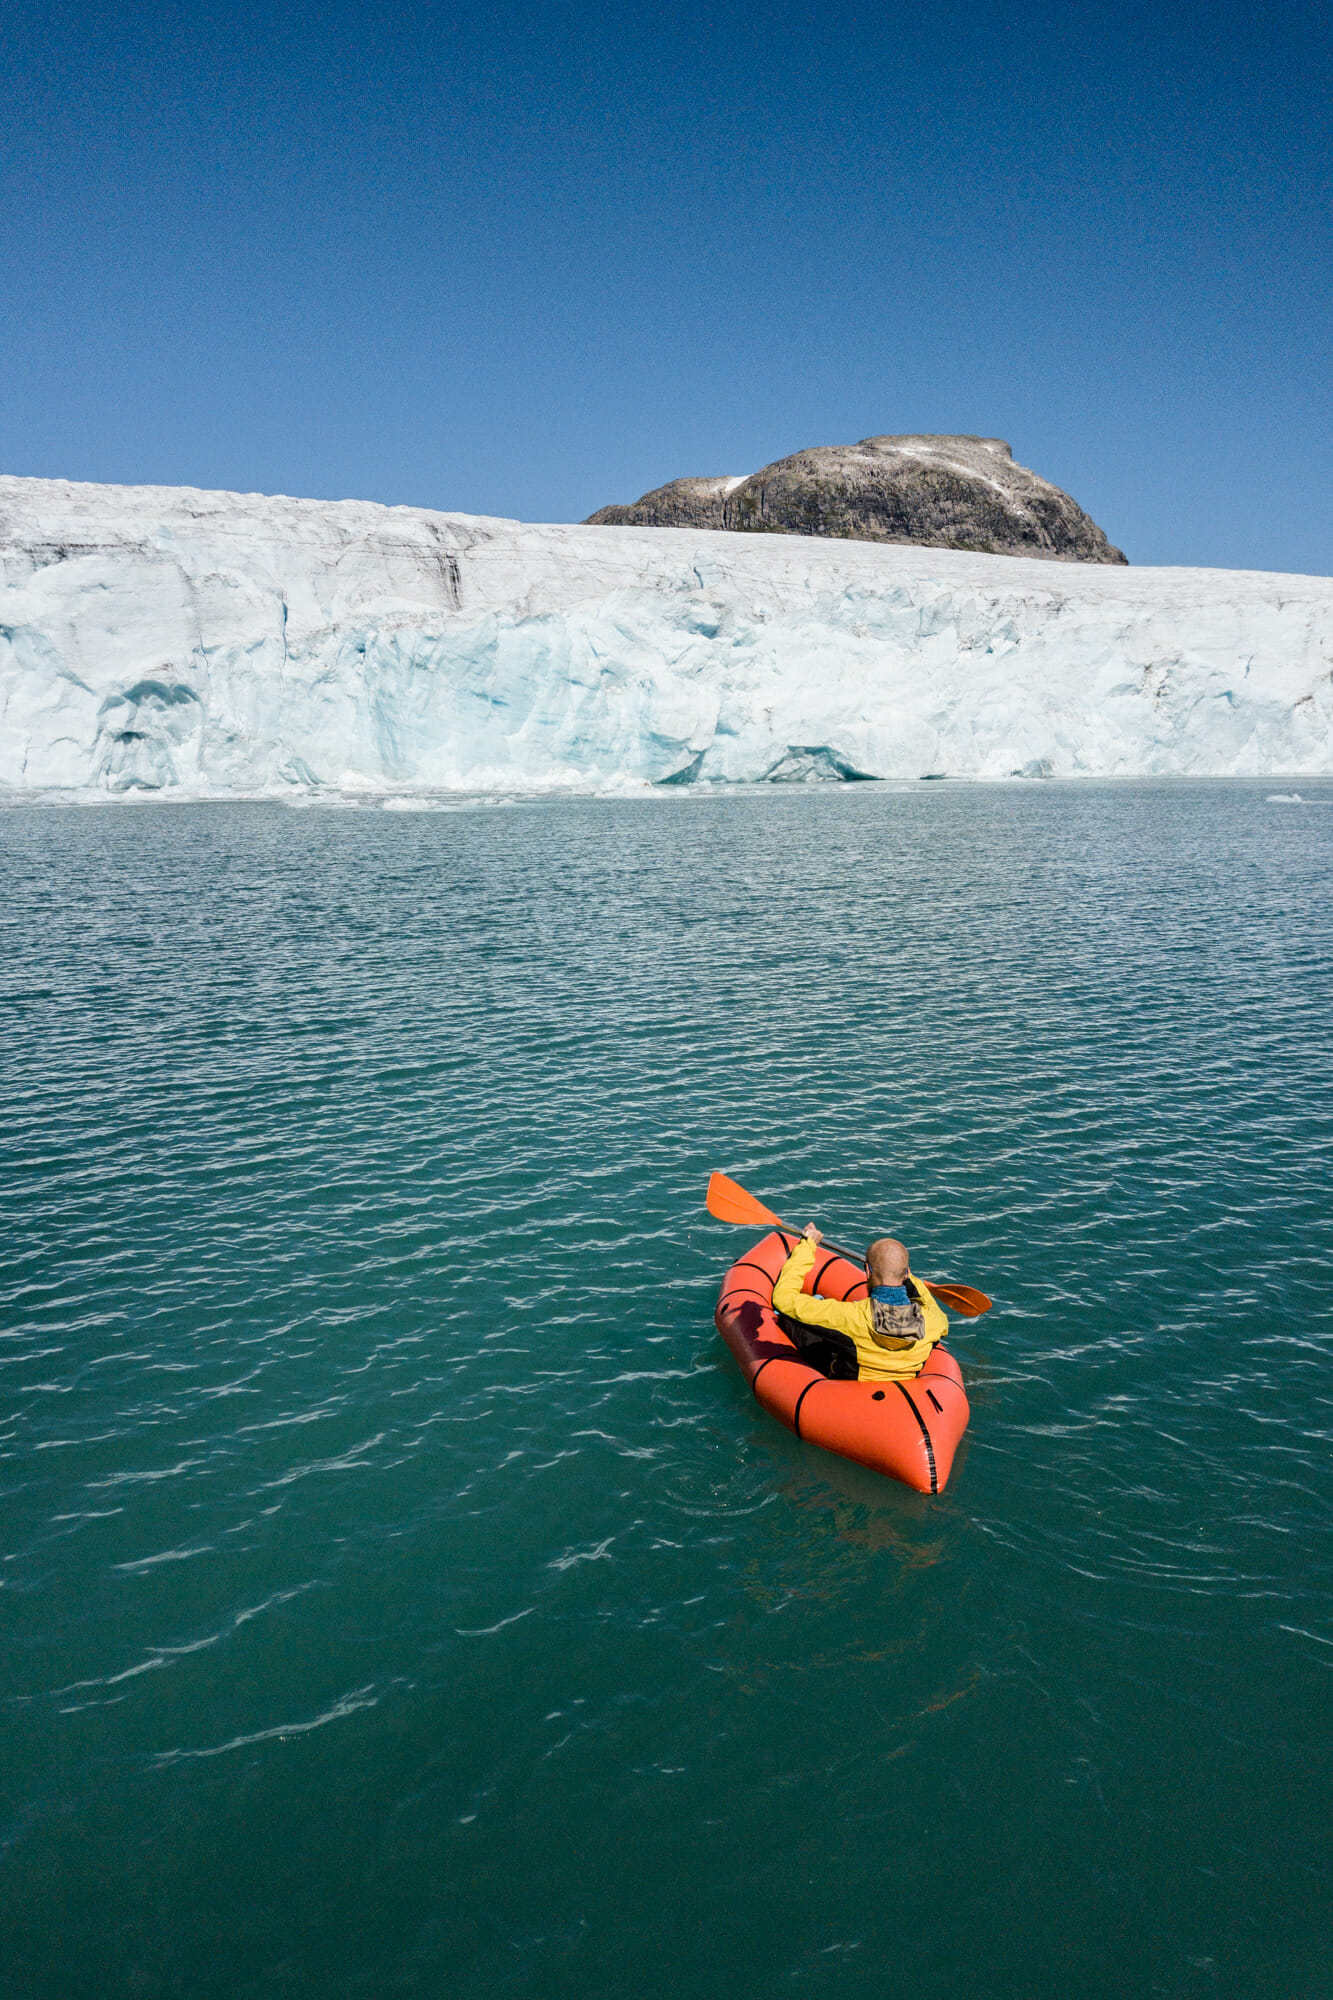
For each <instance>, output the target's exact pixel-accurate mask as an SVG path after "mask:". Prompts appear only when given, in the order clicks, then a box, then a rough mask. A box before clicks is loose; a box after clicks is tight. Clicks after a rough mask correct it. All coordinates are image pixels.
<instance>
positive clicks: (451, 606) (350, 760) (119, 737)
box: [0, 478, 1333, 811]
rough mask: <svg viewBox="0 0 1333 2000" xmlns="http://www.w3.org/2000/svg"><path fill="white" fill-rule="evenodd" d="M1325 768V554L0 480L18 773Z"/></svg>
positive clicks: (53, 790) (639, 774)
mask: <svg viewBox="0 0 1333 2000" xmlns="http://www.w3.org/2000/svg"><path fill="white" fill-rule="evenodd" d="M1330 773H1333V579H1330V578H1323V577H1300V576H1287V575H1281V574H1268V573H1263V572H1255V571H1222V570H1183V569H1171V570H1168V569H1160V570H1147V569H1133V568H1128V569H1125V568H1119V567H1108V566H1105V565H1097V564H1069V563H1059V564H1055V563H1043V562H1041V561H1037V560H1033V559H1027V558H1022V557H1011V556H977V555H964V554H958V553H954V552H951V551H946V550H936V549H924V548H915V547H905V546H892V545H885V544H878V543H864V542H844V541H823V540H813V539H806V538H803V537H786V536H750V535H743V534H732V533H726V532H723V531H715V530H689V529H633V528H588V527H574V526H568V527H567V526H559V525H547V526H530V525H525V524H523V523H521V522H513V521H500V520H493V519H482V518H480V517H474V516H467V515H459V514H435V513H431V512H429V511H427V510H425V509H420V508H390V507H380V506H376V505H374V504H372V503H369V502H357V501H342V502H325V501H302V500H290V499H285V498H266V497H264V496H259V495H235V494H216V493H202V492H197V491H195V490H194V489H188V488H153V487H132V488H117V487H99V486H79V485H75V484H72V483H70V482H65V481H57V480H31V479H17V478H5V479H0V798H5V799H7V800H9V801H14V800H16V799H24V800H29V801H35V800H37V799H41V800H44V801H46V802H49V803H53V804H54V803H62V802H65V803H68V802H77V801H91V800H95V799H104V798H108V797H113V798H139V799H146V798H150V797H151V798H156V799H159V800H168V799H173V800H176V801H179V802H185V801H186V800H187V799H188V800H193V799H198V800H205V799H210V798H212V799H233V800H242V799H246V800H260V799H265V800H277V801H278V802H286V803H298V804H308V803H310V802H312V801H314V800H316V799H319V800H323V801H326V802H328V803H329V804H333V803H334V802H335V801H336V802H347V803H354V802H357V801H359V800H364V801H366V802H367V803H369V802H371V801H372V800H373V801H375V802H377V803H378V805H379V806H380V807H381V808H384V809H388V810H391V811H404V810H431V809H435V810H446V809H456V803H455V804H451V803H450V802H451V801H452V802H458V801H461V800H462V799H464V798H468V799H474V798H483V797H499V796H517V797H522V798H541V797H561V796H565V797H574V796H586V795H596V796H602V795H605V796H642V795H644V794H645V793H648V792H651V791H654V790H655V788H657V787H660V786H665V787H666V791H667V793H669V792H670V791H671V790H673V789H674V790H680V791H685V792H688V791H690V790H692V789H699V790H702V791H708V790H711V789H712V788H713V787H715V786H719V785H720V786H730V785H736V784H743V785H753V784H755V783H766V784H774V785H778V784H802V783H835V782H840V781H841V782H847V781H854V780H856V779H862V778H874V779H879V780H882V781H887V782H889V783H892V784H904V783H913V784H914V783H915V782H916V781H918V780H920V779H923V778H935V779H939V778H944V779H946V780H949V781H954V782H957V781H960V780H966V781H971V782H977V781H982V782H992V781H1006V780H1009V779H1011V778H1020V777H1021V778H1025V779H1078V778H1117V777H1124V778H1139V777H1166V776H1186V775H1188V776H1195V777H1224V776H1237V777H1265V778H1274V779H1283V780H1299V779H1308V778H1310V777H1314V776H1319V775H1326V774H1330ZM656 795H657V796H663V795H664V794H663V793H661V792H657V794H656ZM432 801H434V802H436V803H434V804H433V805H432V803H431V802H432Z"/></svg>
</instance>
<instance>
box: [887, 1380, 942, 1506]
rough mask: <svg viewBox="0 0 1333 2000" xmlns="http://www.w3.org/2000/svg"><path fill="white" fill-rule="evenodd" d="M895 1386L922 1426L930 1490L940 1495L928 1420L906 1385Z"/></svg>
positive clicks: (895, 1384)
mask: <svg viewBox="0 0 1333 2000" xmlns="http://www.w3.org/2000/svg"><path fill="white" fill-rule="evenodd" d="M893 1386H894V1388H895V1389H897V1390H898V1391H899V1392H900V1394H901V1396H902V1399H903V1401H904V1402H905V1403H906V1405H907V1407H908V1409H909V1410H910V1411H911V1412H912V1415H913V1416H914V1417H915V1418H916V1420H917V1422H918V1424H920V1426H921V1435H922V1437H923V1438H924V1439H925V1440H926V1457H927V1458H928V1459H929V1460H930V1490H931V1492H932V1493H938V1492H939V1490H940V1483H939V1480H938V1478H937V1477H936V1474H935V1447H934V1445H933V1444H932V1443H931V1438H930V1432H929V1431H928V1430H927V1429H926V1420H925V1418H924V1417H923V1416H922V1414H921V1412H920V1410H918V1408H917V1406H916V1404H915V1403H914V1402H913V1401H912V1398H911V1397H910V1396H909V1395H908V1393H907V1388H906V1385H905V1384H904V1383H902V1382H895V1383H894V1385H893Z"/></svg>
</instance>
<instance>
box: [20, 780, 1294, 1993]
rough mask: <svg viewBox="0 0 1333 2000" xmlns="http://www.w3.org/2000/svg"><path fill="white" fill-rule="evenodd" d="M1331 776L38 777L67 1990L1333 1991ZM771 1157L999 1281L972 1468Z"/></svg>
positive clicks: (33, 1591)
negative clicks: (163, 781) (914, 1407)
mask: <svg viewBox="0 0 1333 2000" xmlns="http://www.w3.org/2000/svg"><path fill="white" fill-rule="evenodd" d="M1277 789H1280V788H1279V787H1275V786H1273V785H1272V784H1271V783H1270V784H1268V785H1263V784H1259V785H1249V784H1241V783H1234V784H1213V785H1202V784H1201V785H1190V784H1185V783H1180V782H1177V783H1174V784H1170V785H1165V784H1164V785H1160V786H1153V785H1135V786H1129V785H1125V786H1116V787H1113V786H1088V787H1086V788H1075V787H1069V786H1061V787H1055V786H1052V787H1012V788H982V787H976V788H962V787H958V788H954V787H949V786H920V787H918V788H916V789H914V790H911V791H905V792H892V791H887V790H885V789H883V788H880V787H871V786H865V787H847V788H845V789H840V790H838V791H837V792H834V793H796V794H790V793H787V794H784V793H780V792H779V793H771V794H768V793H765V794H751V795H744V796H738V795H724V796H717V797H699V798H690V797H686V798H684V799H679V798H677V799H672V800H670V801H668V800H666V799H662V800H660V801H659V800H650V801H627V802H623V803H621V802H611V801H582V802H573V803H557V804H552V803H534V804H531V805H517V806H513V807H511V808H509V809H506V810H494V809H490V810H471V811H455V812H441V813H431V814H416V813H413V814H409V813H394V814H390V813H385V812H382V811H372V810H365V811H342V812H335V811H318V812H317V811H308V812H303V813H297V812H292V811H288V810H284V809H282V808H280V807H276V806H275V807H260V806H256V807H245V806H235V807H224V806H213V807H202V806H194V807H159V808H152V807H147V806H145V807H142V808H138V809H136V808H134V807H133V806H119V807H111V808H105V809H98V810H63V811H58V810H50V811H38V810H21V809H13V810H10V811H7V812H5V813H4V814H0V867H2V869H3V885H2V886H3V899H2V901H0V924H2V925H3V959H2V960H0V996H2V1015H0V1018H3V1022H4V1037H3V1054H2V1057H0V1062H2V1064H3V1079H2V1080H3V1093H4V1094H3V1103H4V1111H5V1115H4V1120H3V1130H2V1131H0V1159H2V1163H3V1184H2V1185H3V1195H2V1197H0V1199H2V1202H3V1217H2V1218H0V1219H2V1220H3V1227H4V1238H3V1240H4V1244H5V1259H4V1265H5V1268H4V1274H3V1292H2V1297H3V1322H2V1324H0V1332H3V1336H4V1338H3V1342H2V1343H0V1360H2V1361H3V1363H4V1366H3V1374H2V1376H0V1384H2V1385H3V1388H4V1394H5V1405H4V1408H5V1420H4V1425H3V1444H2V1449H3V1485H4V1494H5V1501H4V1519H5V1540H4V1566H3V1569H2V1570H0V1578H2V1580H3V1586H2V1587H0V1621H2V1622H0V1630H2V1631H3V1647H4V1682H3V1695H4V1701H3V1710H2V1711H0V1713H2V1717H3V1726H4V1740H5V1746H6V1748H5V1756H4V1760H3V1787H4V1791H3V1818H2V1820H0V1827H2V1829H3V1842H4V1846H3V1872H2V1873H0V1986H2V1987H3V1991H4V1992H5V1994H6V1996H8V1995H10V1994H14V1995H22V1996H24V2000H45V1996H48V1995H50V1996H60V2000H80V1997H81V1996H83V1995H89V1996H92V1995H97V1996H100V2000H108V1996H121V1995H126V1996H135V1997H136V2000H157V1996H181V2000H185V1996H189V2000H211V1997H212V1996H218V1997H219V2000H221V1996H227V1997H228V2000H231V1996H237V2000H242V1996H243V2000H261V1996H262V2000H268V1996H275V2000H276V1996H305V1995H311V1996H315V1995H318V1996H320V2000H343V1996H346V1997H347V2000H353V1996H354V2000H372V1997H373V2000H385V1996H394V1995H423V1996H436V1995H460V1996H471V1995H483V1994H484V1995H489V1994H496V1995H511V1994H512V1995H515V1996H529V1995H530V1996H534V2000H536V1996H541V2000H550V1997H551V1996H555V2000H563V1996H567V1995H568V1996H574V1995H580V1996H585V1995H596V1996H601V1995H612V1994H615V1995H617V1996H619V1995H623V1994H635V1993H657V1994H670V1995H672V1996H680V2000H694V1996H700V2000H704V1996H707V2000H713V1996H716V1995H719V1994H725V1995H727V1996H729V2000H750V1997H751V1996H756V2000H757V1996H761V1995H763V1996H768V1995H770V1994H772V1993H774V1992H781V1991H788V1990H790V1991H793V1992H796V1993H801V1994H806V1995H811V1996H821V1997H822V1996H825V1995H828V1996H835V1995H836V1996H841V1995H856V1996H860V1995H871V1994H874V1995H877V1996H878V1995H884V1994H891V1995H897V1994H903V1995H908V1994H912V1995H915V1994H929V1995H931V1996H932V2000H954V1996H959V2000H962V1996H976V1995H985V1996H992V1995H993V1996H1006V2000H1007V1996H1011V1995H1013V1996H1020V2000H1047V1996H1050V2000H1056V1996H1059V2000H1067V1996H1068V1995H1070V1994H1071V1993H1075V1994H1078V1995H1079V1996H1081V2000H1082V1997H1083V1996H1101V1995H1107V1996H1110V1995H1115V1996H1118V2000H1122V1997H1123V1996H1131V1995H1132V1996H1139V1995H1148V1994H1166V1995H1196V1994H1197V1995H1216V1994H1226V1995H1236V1996H1238V2000H1239V1996H1245V2000H1253V1996H1267V1995H1274V1996H1278V1995H1281V1996H1283V2000H1305V1996H1324V1995H1327V1994H1328V1993H1329V1991H1330V1983H1331V1982H1330V1974H1329V1960H1328V1947H1329V1943H1330V1931H1331V1930H1333V1922H1331V1921H1330V1916H1329V1908H1330V1896H1329V1891H1330V1864H1331V1863H1333V1837H1331V1835H1330V1814H1329V1792H1328V1784H1329V1775H1330V1772H1329V1766H1330V1754H1329V1714H1330V1700H1329V1697H1330V1693H1333V1681H1331V1680H1330V1670H1331V1669H1333V1561H1331V1558H1333V1467H1331V1466H1330V1451H1329V1440H1330V1430H1331V1428H1333V1389H1331V1387H1330V1371H1329V1359H1330V1346H1331V1345H1333V1317H1331V1314H1330V1288H1329V1255H1330V1248H1331V1247H1333V1226H1331V1225H1330V1219H1329V1178H1330V1177H1329V1167H1330V1148H1331V1145H1333V1083H1331V1079H1330V1060H1329V1057H1330V1029H1329V1022H1330V999H1331V998H1333V978H1331V974H1333V902H1331V900H1330V897H1329V894H1328V882H1329V864H1330V860H1331V859H1333V810H1330V807H1333V786H1330V785H1328V784H1324V785H1322V786H1321V785H1319V784H1315V785H1309V784H1305V785H1303V786H1302V790H1303V791H1304V792H1305V794H1306V797H1307V799H1311V800H1313V803H1311V804H1308V805H1305V806H1296V805H1282V804H1277V803H1270V802H1269V801H1268V800H1267V798H1266V793H1268V792H1271V791H1274V790H1277ZM1287 789H1290V788H1287ZM713 1167H721V1168H723V1169H725V1170H727V1171H728V1172H730V1173H732V1174H734V1175H736V1176H737V1177H738V1178H739V1179H740V1180H742V1181H743V1182H744V1183H745V1184H746V1185H747V1186H748V1187H751V1188H752V1189H754V1190H755V1192H756V1193H758V1194H760V1195H761V1196H763V1197H764V1198H766V1199H767V1200H769V1201H770V1202H771V1203H772V1204H773V1205H774V1206H776V1207H779V1208H780V1209H781V1211H782V1212H783V1213H784V1214H785V1215H787V1216H788V1217H789V1218H790V1219H791V1220H793V1221H795V1222H797V1223H802V1222H804V1221H805V1220H806V1219H807V1217H814V1218H815V1219H817V1220H819V1221H820V1222H821V1223H822V1224H823V1225H824V1226H825V1228H826V1230H827V1231H828V1232H829V1233H830V1234H832V1235H833V1236H834V1237H835V1238H837V1239H838V1240H842V1241H847V1240H849V1239H850V1240H853V1241H863V1240H864V1239H865V1237H866V1235H867V1233H868V1232H878V1231H882V1230H885V1229H891V1230H893V1231H894V1232H896V1233H899V1234H901V1235H903V1236H904V1237H905V1238H906V1239H907V1241H908V1242H909V1244H910V1245H911V1247H912V1250H913V1253H914V1268H916V1269H917V1270H918V1271H919V1272H921V1273H922V1274H923V1275H926V1276H935V1277H941V1278H954V1279H957V1280H962V1281H964V1282H967V1283H971V1284H976V1285H981V1286H983V1287H984V1288H985V1289H986V1290H987V1291H989V1292H990V1293H992V1294H993V1295H994V1297H995V1299H996V1301H997V1304H996V1309H995V1311H994V1312H993V1313H992V1314H990V1315H989V1317H987V1318H986V1319H983V1320H981V1321H978V1322H974V1323H966V1322H957V1323H956V1327H955V1332H954V1335H953V1345H954V1349H955V1351H956V1353H957V1354H958V1356H959V1358H960V1360H961V1361H962V1364H963V1367H964V1370H965V1373H966V1377H967V1382H968V1389H969V1394H970V1397H971V1402H972V1427H971V1430H970V1432H969V1435H968V1438H967V1439H966V1440H965V1442H964V1445H963V1447H962V1450H961V1451H960V1454H959V1457H958V1460H957V1463H956V1465H955V1469H954V1474H953V1478H952V1480H951V1483H950V1485H949V1488H948V1490H947V1492H946V1493H945V1494H944V1495H943V1496H941V1497H940V1498H939V1499H937V1500H928V1499H924V1498H922V1497H920V1496H918V1495H915V1494H912V1493H910V1492H908V1491H907V1490H906V1489H903V1488H900V1487H897V1486H894V1485H891V1484H889V1483H887V1482H884V1481H880V1480H877V1479H875V1478H874V1477H873V1476H871V1475H869V1474H866V1473H862V1472H860V1471H859V1470H857V1469H856V1468H853V1467H851V1466H848V1465H844V1464H843V1463H841V1462H840V1461H837V1460H835V1459H831V1458H829V1457H827V1456H825V1455H823V1454H821V1453H819V1452H818V1451H817V1450H815V1449H814V1448H813V1447H810V1446H806V1445H802V1444H799V1443H798V1442H796V1440H794V1439H793V1438H791V1437H789V1436H788V1435H787V1434H786V1433H784V1432H783V1431H782V1430H781V1429H779V1428H778V1427H777V1426H776V1425H775V1424H774V1423H773V1422H772V1420H771V1419H769V1418H767V1417H766V1416H765V1415H764V1414H763V1412H762V1411H760V1410H759V1408H758V1407H757V1405H756V1404H755V1403H754V1402H753V1400H752V1399H751V1398H750V1397H749V1395H748V1393H747V1392H746V1390H745V1389H744V1387H743V1385H742V1382H741V1379H740V1377H739V1374H738V1372H737V1370H736V1369H735V1367H734V1365H733V1364H732V1362H731V1360H730V1358H729V1356H728V1355H727V1352H726V1350H725V1348H724V1347H723V1346H722V1344H721V1342H720V1341H719V1340H718V1339H717V1337H716V1335H715V1334H714V1332H713V1328H712V1323H711V1313H712V1306H713V1302H714V1299H715V1296H716V1292H717V1286H718V1281H719V1278H720V1276H721V1274H722V1272H723V1270H724V1269H725V1268H726V1266H727V1264H728V1263H729V1262H730V1261H731V1259H732V1258H733V1257H734V1256H735V1255H737V1254H738V1253H739V1250H740V1248H741V1246H742V1244H743V1243H744V1242H745V1241H746V1240H747V1239H746V1238H745V1236H744V1235H743V1234H742V1233H737V1232H735V1231H732V1230H729V1229H727V1228H725V1227H724V1226H722V1225H720V1224H717V1223H715V1222H713V1221H711V1220H710V1219H709V1218H708V1217H707V1216H706V1215H705V1214H704V1212H703V1208H702V1198H703V1189H704V1183H705V1180H706V1176H707V1173H708V1171H709V1170H710V1169H711V1168H713Z"/></svg>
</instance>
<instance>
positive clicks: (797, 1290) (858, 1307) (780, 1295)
mask: <svg viewBox="0 0 1333 2000" xmlns="http://www.w3.org/2000/svg"><path fill="white" fill-rule="evenodd" d="M828 1254H829V1253H828V1251H827V1250H825V1249H824V1248H823V1246H822V1245H820V1244H817V1243H812V1242H811V1241H810V1239H809V1237H808V1236H803V1237H802V1238H801V1241H800V1242H799V1243H798V1244H797V1246H796V1248H795V1249H794V1250H793V1251H792V1253H791V1256H790V1257H789V1258H788V1259H787V1261H786V1263H785V1264H784V1265H783V1267H782V1269H781V1270H780V1271H779V1273H778V1281H777V1283H776V1284H775V1285H774V1287H773V1310H774V1312H780V1313H786V1314H787V1316H788V1317H789V1318H790V1319H799V1320H801V1321H802V1322H803V1323H804V1324H805V1325H806V1326H827V1327H832V1328H833V1330H834V1332H835V1333H845V1334H847V1335H849V1336H850V1338H851V1339H852V1340H853V1341H855V1343H856V1360H857V1374H858V1376H859V1379H860V1380H861V1381H862V1382H901V1381H903V1380H904V1379H905V1378H906V1377H907V1376H909V1375H918V1374H920V1372H921V1369H922V1368H923V1367H924V1366H925V1363H926V1361H927V1360H928V1359H929V1357H930V1350H931V1348H932V1347H934V1345H935V1342H936V1341H937V1340H943V1338H944V1336H945V1334H946V1333H947V1332H948V1331H949V1322H948V1320H947V1319H946V1318H945V1316H944V1312H943V1309H942V1307H941V1306H940V1305H939V1304H938V1303H937V1301H936V1300H935V1298H934V1297H933V1295H932V1294H931V1293H930V1292H929V1291H927V1289H926V1287H925V1286H924V1285H923V1284H921V1283H919V1281H918V1280H917V1279H916V1278H914V1277H912V1275H911V1273H910V1272H909V1273H908V1278H907V1286H908V1296H909V1297H910V1298H915V1299H916V1300H918V1301H919V1303H920V1306H921V1310H922V1312H923V1313H924V1314H925V1319H926V1335H925V1339H924V1340H914V1341H913V1342H912V1344H911V1346H910V1347H883V1346H881V1345H880V1343H879V1341H878V1340H877V1339H876V1338H875V1333H874V1324H875V1322H874V1316H873V1314H872V1311H871V1306H870V1300H869V1299H868V1298H866V1299H856V1300H854V1301H853V1302H852V1303H851V1304H850V1305H843V1304H842V1303H841V1301H840V1300H838V1299H817V1298H815V1297H814V1296H813V1295H812V1294H811V1293H808V1292H803V1291H802V1290H801V1286H802V1284H803V1282H804V1280H805V1275H806V1272H807V1271H809V1270H811V1269H812V1268H813V1266H814V1262H815V1259H816V1257H826V1256H827V1255H828Z"/></svg>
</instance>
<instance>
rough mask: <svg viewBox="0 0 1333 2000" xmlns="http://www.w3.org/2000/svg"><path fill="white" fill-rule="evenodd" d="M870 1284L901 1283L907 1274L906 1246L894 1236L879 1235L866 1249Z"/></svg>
mask: <svg viewBox="0 0 1333 2000" xmlns="http://www.w3.org/2000/svg"><path fill="white" fill-rule="evenodd" d="M866 1269H867V1270H868V1271H869V1273H870V1282H871V1284H872V1285H901V1283H902V1281H903V1279H904V1278H905V1277H906V1276H907V1246H906V1244H904V1243H900V1242H899V1241H898V1239H897V1237H896V1236H879V1237H876V1239H875V1241H874V1242H873V1243H872V1244H871V1246H870V1248H869V1249H868V1250H867V1251H866Z"/></svg>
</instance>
